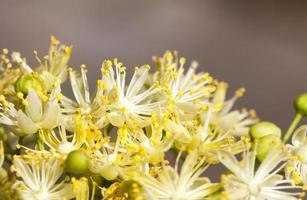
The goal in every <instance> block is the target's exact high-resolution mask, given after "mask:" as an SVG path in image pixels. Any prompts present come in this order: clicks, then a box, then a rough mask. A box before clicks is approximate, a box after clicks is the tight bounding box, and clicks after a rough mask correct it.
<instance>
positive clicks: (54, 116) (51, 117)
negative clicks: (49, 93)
mask: <svg viewBox="0 0 307 200" xmlns="http://www.w3.org/2000/svg"><path fill="white" fill-rule="evenodd" d="M60 118H61V111H60V106H59V104H58V103H57V102H55V101H54V102H50V103H49V104H48V107H47V110H46V112H45V113H44V116H43V121H41V122H40V123H39V124H40V126H41V127H42V128H45V129H53V128H55V127H57V126H58V124H59V121H60Z"/></svg>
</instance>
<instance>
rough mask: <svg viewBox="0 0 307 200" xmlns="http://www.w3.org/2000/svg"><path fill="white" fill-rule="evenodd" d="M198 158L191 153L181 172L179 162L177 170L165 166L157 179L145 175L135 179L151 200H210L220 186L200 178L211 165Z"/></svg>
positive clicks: (194, 153)
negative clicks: (178, 169)
mask: <svg viewBox="0 0 307 200" xmlns="http://www.w3.org/2000/svg"><path fill="white" fill-rule="evenodd" d="M198 156H199V155H198V153H197V152H196V151H194V152H190V153H189V154H188V156H187V157H186V158H185V161H184V163H183V165H182V167H181V170H180V172H178V171H177V168H178V161H177V163H176V166H175V168H172V167H170V166H163V167H162V169H161V171H160V172H159V174H158V177H157V178H155V177H152V176H151V175H149V174H145V173H143V174H140V175H137V176H135V178H134V179H135V180H136V181H138V182H139V183H140V184H141V185H143V187H144V188H145V190H146V191H148V194H149V196H150V199H157V200H158V199H161V200H162V199H176V200H186V199H189V200H198V199H207V198H208V199H210V195H211V194H213V193H214V192H216V191H217V190H218V189H219V188H220V186H219V184H217V183H211V182H210V180H209V179H208V178H205V177H200V176H201V175H202V174H203V172H204V171H205V170H206V169H207V168H208V166H209V165H208V164H206V163H205V158H199V157H198ZM177 160H179V158H177Z"/></svg>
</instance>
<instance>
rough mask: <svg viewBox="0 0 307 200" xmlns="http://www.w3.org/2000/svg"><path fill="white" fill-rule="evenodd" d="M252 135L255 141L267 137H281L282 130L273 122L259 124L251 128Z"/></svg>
mask: <svg viewBox="0 0 307 200" xmlns="http://www.w3.org/2000/svg"><path fill="white" fill-rule="evenodd" d="M250 135H251V137H252V138H253V139H260V138H262V137H264V136H267V135H274V136H276V137H280V136H281V130H280V128H279V127H278V126H276V125H275V124H274V123H272V122H266V121H263V122H259V123H256V124H254V125H253V126H252V127H251V128H250Z"/></svg>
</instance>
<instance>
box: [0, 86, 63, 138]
mask: <svg viewBox="0 0 307 200" xmlns="http://www.w3.org/2000/svg"><path fill="white" fill-rule="evenodd" d="M19 97H20V98H23V95H22V94H20V95H19ZM42 98H43V99H42ZM45 98H46V97H45V96H42V97H39V96H38V94H37V93H36V92H35V91H34V90H33V89H32V88H30V89H29V94H28V96H27V98H26V99H22V102H23V104H24V106H25V109H24V111H22V110H18V111H17V110H16V109H15V108H14V105H13V104H11V103H9V102H7V101H6V100H5V99H4V97H3V96H2V97H1V99H0V101H1V104H0V109H1V113H0V123H2V124H5V125H7V126H9V127H11V128H13V130H14V132H15V133H16V134H17V135H28V134H33V133H36V132H37V131H38V130H39V129H47V130H52V129H53V128H55V127H56V126H58V124H59V120H60V117H61V111H60V106H59V105H58V103H57V101H56V100H55V99H54V98H50V99H49V100H48V101H47V102H43V100H44V99H45Z"/></svg>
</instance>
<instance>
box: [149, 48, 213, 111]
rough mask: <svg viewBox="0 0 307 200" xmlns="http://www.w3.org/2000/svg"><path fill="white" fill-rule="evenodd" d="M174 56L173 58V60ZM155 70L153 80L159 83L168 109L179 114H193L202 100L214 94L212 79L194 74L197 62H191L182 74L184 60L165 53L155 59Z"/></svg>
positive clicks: (202, 74) (206, 75) (175, 54)
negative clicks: (174, 110) (165, 97)
mask: <svg viewBox="0 0 307 200" xmlns="http://www.w3.org/2000/svg"><path fill="white" fill-rule="evenodd" d="M174 56H175V58H174ZM155 61H156V65H157V68H158V69H159V70H160V71H158V72H157V73H156V74H155V77H154V80H156V81H157V82H159V84H160V85H161V87H162V88H163V89H164V90H165V91H166V93H167V98H168V100H167V103H168V106H169V108H170V109H171V110H172V109H175V108H177V109H178V110H179V114H183V113H189V114H191V113H193V112H195V111H197V110H198V109H199V108H200V107H201V106H200V105H199V104H200V103H201V102H202V101H201V99H203V98H208V97H209V95H210V94H211V93H212V92H214V90H215V87H214V86H213V85H212V84H211V83H212V81H213V78H212V77H211V76H210V75H209V74H208V73H198V74H196V72H195V71H196V68H197V66H198V64H197V62H192V63H191V66H190V67H189V69H188V71H187V72H186V74H184V64H185V58H183V57H182V58H180V59H179V60H178V58H177V52H175V53H174V55H173V54H172V53H171V52H169V51H167V52H166V53H165V54H164V56H163V57H162V58H155Z"/></svg>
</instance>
